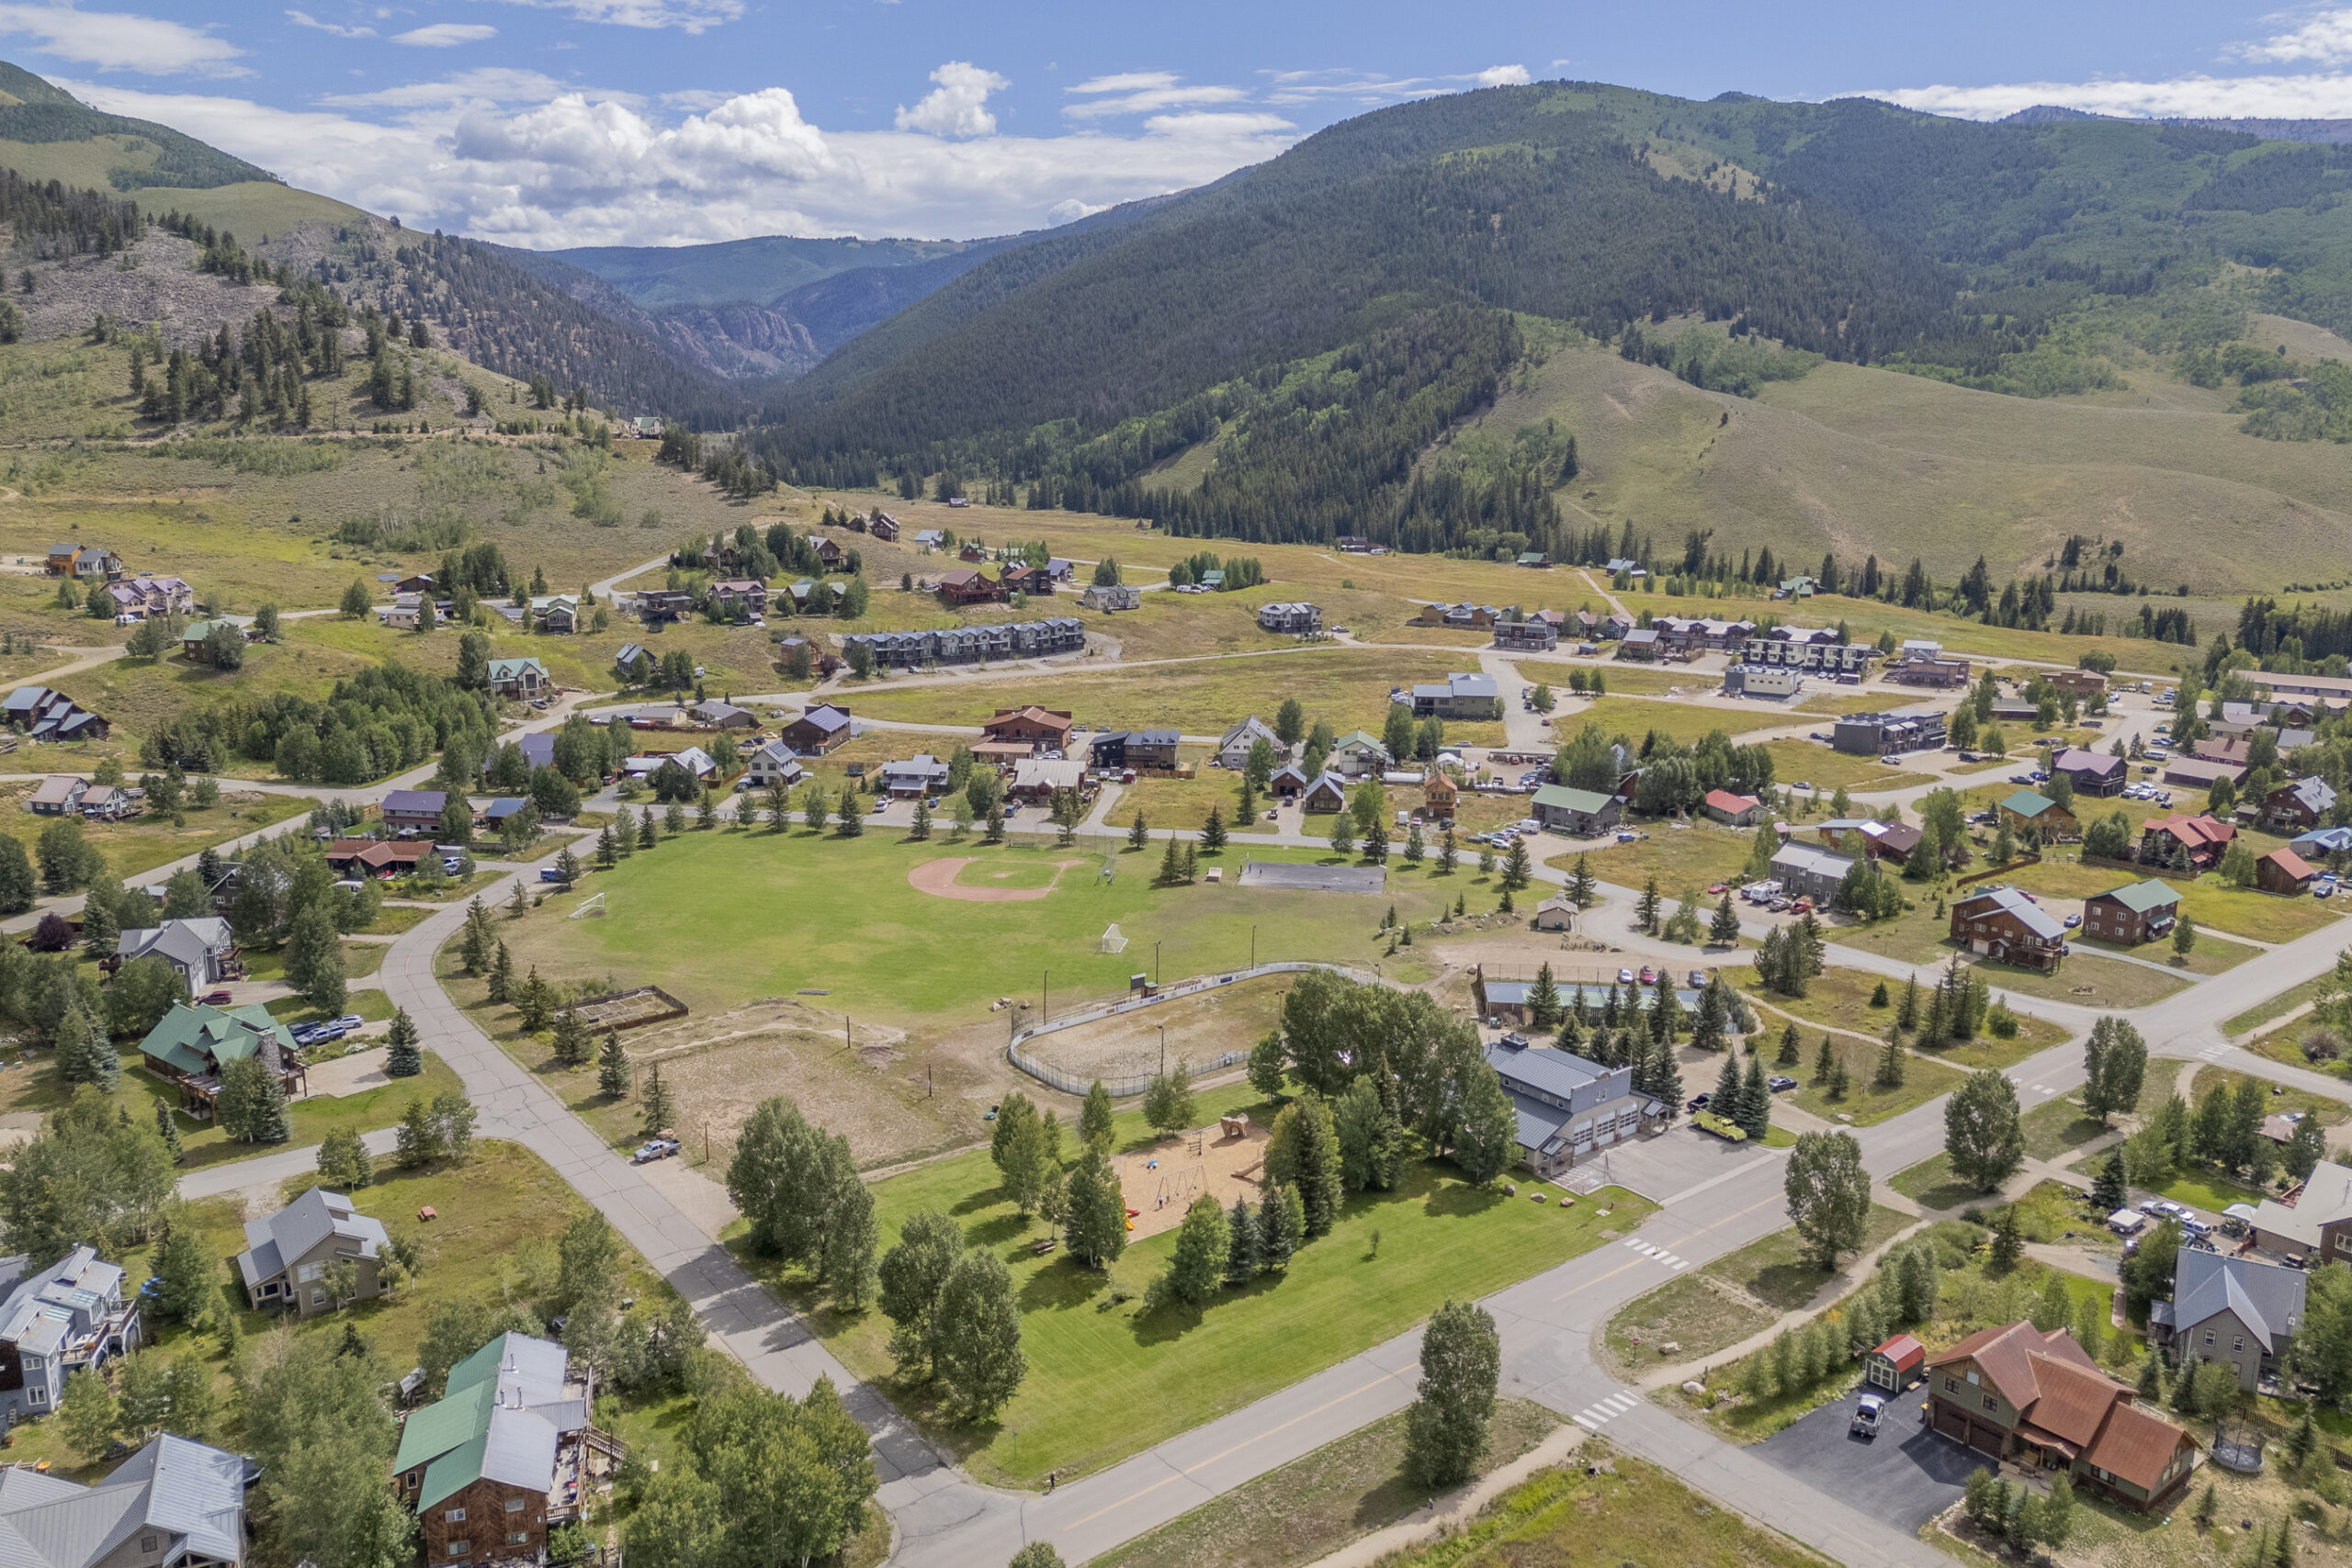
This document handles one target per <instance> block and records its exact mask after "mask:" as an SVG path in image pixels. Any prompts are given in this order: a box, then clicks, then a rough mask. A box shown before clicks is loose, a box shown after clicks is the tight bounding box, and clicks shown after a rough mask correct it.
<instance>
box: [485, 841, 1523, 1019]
mask: <svg viewBox="0 0 2352 1568" xmlns="http://www.w3.org/2000/svg"><path fill="white" fill-rule="evenodd" d="M1118 842H1119V844H1120V848H1119V849H1118V850H1117V851H1116V852H1114V857H1113V858H1114V869H1115V875H1114V880H1113V881H1111V882H1109V883H1107V884H1106V883H1104V882H1103V881H1102V880H1101V879H1100V875H1099V873H1100V871H1101V868H1102V866H1103V858H1104V849H1103V845H1102V843H1101V842H1100V841H1099V840H1097V841H1095V842H1094V843H1093V844H1091V846H1079V847H1072V848H1070V849H1058V848H1055V847H1053V846H1051V845H1045V846H1032V845H1023V846H1013V847H1001V848H989V847H988V846H986V845H982V844H980V843H978V841H977V835H975V839H974V840H971V841H967V842H966V843H963V844H953V843H949V842H947V841H946V829H945V827H944V825H943V826H942V828H941V829H940V830H939V832H938V834H937V835H936V837H935V838H934V839H933V841H932V842H930V843H927V844H916V843H910V842H907V841H905V840H903V839H902V838H901V837H900V835H899V834H898V833H895V832H888V831H884V830H881V829H868V830H867V831H866V833H865V835H864V836H863V837H860V838H857V839H847V840H844V839H840V838H837V837H834V836H832V835H831V834H830V833H828V834H825V835H822V836H820V835H817V834H813V833H810V832H809V831H808V830H807V829H802V828H798V827H795V828H794V829H792V830H791V831H790V832H788V833H786V834H783V835H776V834H771V833H769V832H767V831H765V830H764V829H755V830H749V831H746V830H742V829H723V830H718V831H713V832H690V833H687V834H685V835H684V836H683V837H680V838H676V839H668V840H663V841H662V844H661V845H660V847H658V848H656V849H654V850H652V851H650V852H639V854H637V855H635V856H633V857H631V858H630V859H628V861H625V862H623V863H621V864H620V865H619V866H618V867H616V868H615V869H614V870H611V871H606V872H597V873H594V874H592V875H590V876H589V877H588V878H587V880H585V881H584V882H583V883H582V885H581V897H587V896H588V895H589V894H591V893H602V894H604V895H605V899H606V903H605V910H606V913H605V918H604V919H594V920H571V919H566V918H565V917H566V916H567V915H569V914H570V912H571V908H573V906H574V905H576V904H577V903H578V902H579V899H577V898H572V899H560V900H552V901H550V902H549V903H548V904H547V905H546V906H544V907H542V908H537V909H535V910H533V911H532V912H531V914H530V915H529V916H527V917H526V919H523V920H521V921H519V922H516V923H514V924H503V923H502V926H501V929H500V934H501V935H502V936H503V937H504V938H505V940H506V941H507V942H508V943H509V945H510V946H511V947H512V948H513V950H514V953H515V963H516V964H517V965H518V966H519V967H520V968H521V969H523V970H525V971H527V970H528V968H529V967H530V966H531V965H532V964H537V965H538V967H539V971H540V973H541V975H543V976H546V977H547V978H548V979H551V980H563V981H570V980H575V979H597V978H601V977H603V976H615V977H616V978H617V979H618V981H619V983H620V984H621V985H623V986H634V985H647V984H659V985H661V986H662V987H666V988H668V989H669V990H671V991H673V993H675V994H676V995H678V996H681V997H683V998H685V999H686V1000H688V1001H689V1002H690V1003H692V1004H693V1005H694V1006H695V1007H696V1008H697V1009H698V1010H701V1009H709V1008H715V1007H725V1006H730V1005H733V1004H734V1003H736V1002H739V1001H741V1000H744V999H745V998H752V997H763V996H791V995H793V994H794V993H795V992H796V991H797V990H798V989H799V988H800V987H824V988H826V989H828V990H830V991H831V994H832V997H833V1001H832V1003H831V1005H832V1006H835V1007H843V1006H846V1007H849V1008H851V1009H853V1010H854V1011H855V1012H856V1013H857V1016H858V1017H859V1018H860V1019H865V1018H867V1017H869V1016H871V1017H874V1018H876V1019H891V1020H905V1019H913V1018H921V1017H932V1016H936V1015H938V1014H941V1013H944V1012H949V1011H951V1010H958V1009H971V1008H974V1007H976V1006H977V1005H978V1002H979V1001H980V999H982V998H992V997H995V996H998V995H1001V994H1004V993H1007V992H1016V993H1017V992H1022V991H1024V990H1025V991H1027V992H1028V993H1029V994H1031V995H1033V996H1034V995H1035V992H1036V990H1037V988H1038V986H1039V983H1040V979H1041V977H1042V976H1043V974H1044V972H1045V971H1046V970H1047V969H1051V970H1052V971H1053V982H1052V994H1053V998H1054V1003H1055V1006H1056V1008H1057V1010H1059V1009H1061V1008H1063V1007H1068V1006H1074V1005H1076V1004H1078V1003H1079V1002H1080V1001H1082V1000H1085V999H1087V998H1095V997H1104V996H1110V995H1116V994H1124V993H1125V990H1126V988H1127V980H1128V976H1131V975H1134V974H1136V973H1138V972H1148V971H1149V970H1151V969H1152V968H1153V966H1154V964H1155V962H1156V963H1157V964H1158V968H1159V973H1160V974H1161V975H1162V976H1164V977H1165V978H1166V979H1168V980H1170V981H1174V980H1178V979H1182V978H1184V977H1187V976H1193V975H1200V974H1208V973H1213V972H1215V971H1217V970H1221V969H1229V968H1239V967H1241V966H1243V965H1245V964H1248V963H1249V962H1250V933H1251V928H1252V927H1253V926H1254V927H1255V928H1256V931H1257V955H1258V958H1259V960H1260V962H1261V963H1262V962H1267V961H1270V960H1273V959H1277V958H1312V959H1327V960H1328V959H1349V960H1353V961H1355V962H1357V963H1359V964H1369V962H1370V961H1371V960H1373V959H1375V958H1376V959H1380V960H1381V961H1382V962H1383V963H1385V964H1386V965H1387V970H1388V973H1389V974H1390V975H1392V976H1399V977H1402V978H1407V979H1418V978H1423V977H1426V976H1427V975H1428V974H1429V972H1430V969H1429V964H1428V963H1427V961H1425V960H1424V959H1423V958H1422V957H1421V956H1420V955H1421V953H1424V952H1425V951H1426V950H1425V949H1422V948H1416V949H1414V950H1412V953H1411V956H1408V953H1406V952H1403V951H1400V952H1399V953H1397V954H1396V955H1395V956H1394V957H1386V956H1385V942H1382V941H1380V940H1379V933H1378V926H1379V923H1380V919H1381V918H1382V916H1383V915H1384V914H1385V912H1386V911H1387V909H1388V908H1389V907H1390V906H1391V905H1394V906H1395V907H1396V908H1397V914H1398V917H1399V918H1400V919H1406V920H1424V919H1429V918H1431V917H1433V916H1434V915H1435V914H1436V913H1437V911H1438V908H1439V907H1440V904H1441V901H1443V902H1445V903H1449V904H1450V903H1451V902H1452V901H1453V897H1455V895H1456V894H1467V895H1469V896H1470V897H1471V898H1472V900H1473V902H1474V903H1476V904H1478V905H1480V906H1481V907H1482V908H1492V907H1493V904H1494V901H1495V896H1494V895H1493V894H1492V893H1491V892H1490V891H1488V890H1487V889H1484V888H1482V887H1478V886H1473V878H1472V876H1471V875H1470V874H1469V871H1468V868H1467V867H1465V868H1464V870H1463V871H1461V872H1458V873H1457V874H1455V875H1453V877H1451V878H1448V877H1442V876H1439V875H1437V874H1435V872H1434V869H1433V867H1434V862H1433V861H1432V862H1430V863H1426V865H1425V868H1424V869H1422V870H1419V871H1415V870H1411V869H1409V868H1408V867H1406V866H1404V865H1403V864H1402V863H1399V862H1397V861H1394V860H1392V861H1391V863H1390V865H1389V870H1388V876H1387V887H1386V889H1385V891H1384V892H1382V893H1379V894H1369V895H1360V894H1334V893H1311V892H1300V891H1290V890H1278V889H1271V888H1258V887H1240V886H1236V885H1235V882H1236V879H1238V876H1239V874H1240V872H1241V867H1242V864H1243V862H1244V861H1245V860H1247V859H1257V860H1283V861H1304V862H1317V861H1324V862H1330V861H1334V860H1335V858H1336V857H1333V856H1331V855H1329V853H1328V852H1327V853H1325V854H1321V855H1317V854H1316V853H1315V852H1312V851H1306V850H1249V851H1243V850H1240V849H1232V850H1228V851H1227V852H1226V853H1225V854H1224V855H1223V856H1221V857H1209V858H1206V859H1204V860H1203V861H1202V862H1201V864H1202V866H1203V868H1204V869H1205V868H1207V867H1209V866H1214V865H1222V866H1223V867H1224V868H1225V874H1226V878H1227V880H1226V881H1224V882H1223V883H1221V884H1216V885H1211V884H1208V883H1205V882H1204V883H1199V884H1195V885H1193V886H1180V887H1166V888H1162V887H1154V886H1152V880H1153V877H1154V875H1155V874H1156V873H1157V872H1158V870H1159V861H1160V850H1161V847H1162V846H1161V844H1160V842H1159V841H1157V840H1155V841H1154V843H1153V844H1152V846H1151V848H1149V849H1148V850H1145V851H1142V852H1128V851H1126V850H1125V847H1124V840H1119V841H1118ZM944 858H957V859H970V860H973V861H975V862H977V863H976V864H975V865H972V866H967V868H965V871H964V873H963V874H962V875H961V876H960V878H959V879H958V880H959V881H960V882H961V883H962V884H964V885H965V886H972V887H988V886H1003V884H999V883H995V882H993V881H992V880H991V874H992V873H994V872H996V871H999V870H1012V871H1014V872H1015V873H1016V874H1018V875H1022V876H1026V877H1031V878H1035V879H1036V880H1038V881H1042V880H1043V879H1044V878H1045V877H1046V876H1049V875H1050V874H1051V872H1052V870H1053V867H1054V863H1056V862H1060V861H1070V862H1075V863H1076V864H1075V865H1073V866H1072V867H1070V869H1069V871H1068V872H1067V874H1064V875H1063V876H1062V878H1061V880H1060V882H1059V884H1058V886H1057V887H1056V888H1055V890H1054V891H1053V892H1051V893H1050V894H1048V895H1047V896H1046V897H1043V898H1039V899H1031V900H1023V901H1019V902H1006V903H987V904H983V903H973V902H967V901H965V900H960V899H953V898H945V897H936V896H934V895H932V894H929V893H922V892H918V891H917V890H916V889H915V888H914V887H912V886H910V885H909V883H908V880H907V876H908V873H909V872H910V871H911V870H913V869H914V868H915V867H917V866H919V865H922V864H923V863H926V862H929V861H933V860H939V859H944ZM1033 885H1034V884H1033ZM1014 886H1021V884H1019V883H1016V884H1014ZM762 911H766V912H767V913H766V914H764V915H763V914H762ZM1114 924H1116V925H1117V926H1118V927H1119V929H1120V931H1121V932H1122V933H1123V934H1125V937H1126V939H1127V946H1126V950H1125V952H1124V953H1103V952H1102V951H1100V946H1101V942H1100V939H1101V938H1102V935H1103V931H1104V929H1105V928H1106V927H1108V926H1111V925H1114ZM786 933H788V940H786V939H785V938H786ZM1155 947H1156V959H1155Z"/></svg>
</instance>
